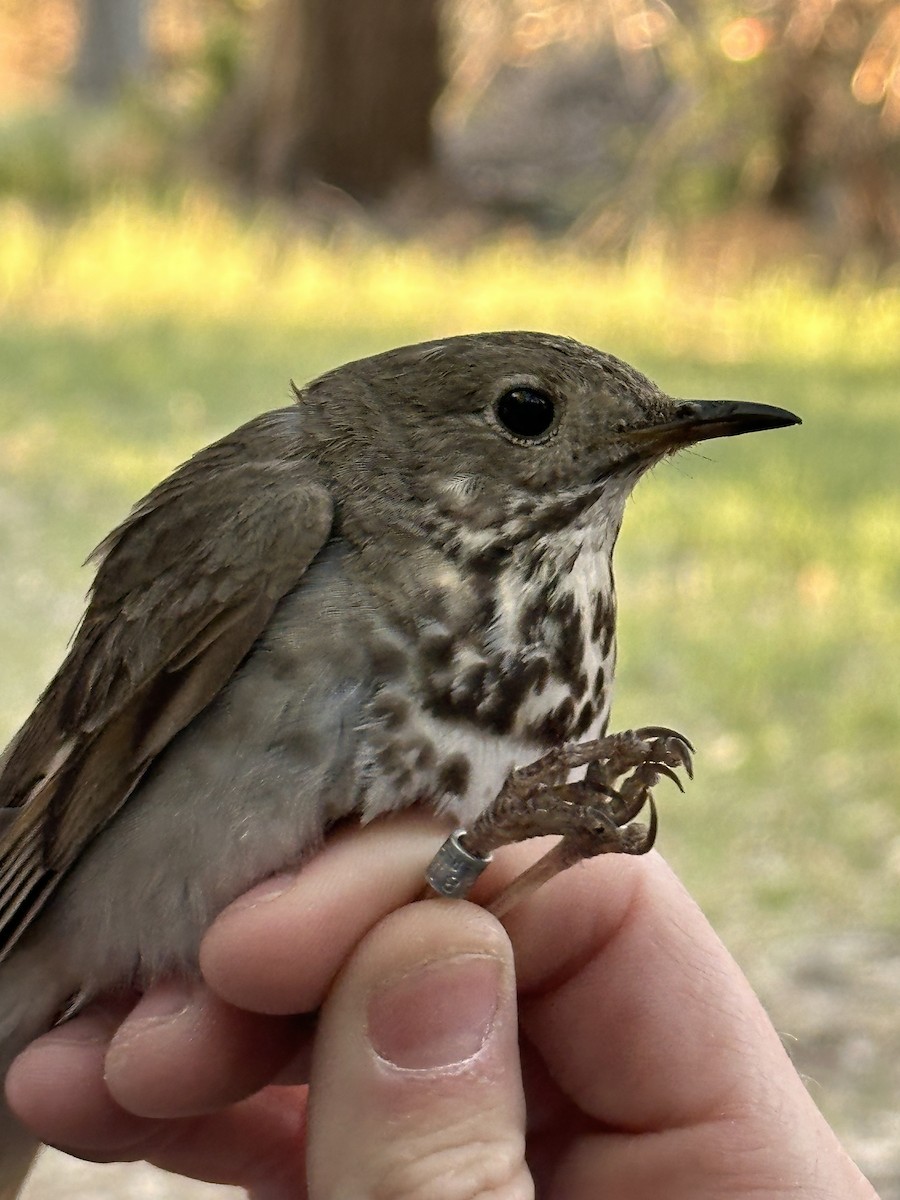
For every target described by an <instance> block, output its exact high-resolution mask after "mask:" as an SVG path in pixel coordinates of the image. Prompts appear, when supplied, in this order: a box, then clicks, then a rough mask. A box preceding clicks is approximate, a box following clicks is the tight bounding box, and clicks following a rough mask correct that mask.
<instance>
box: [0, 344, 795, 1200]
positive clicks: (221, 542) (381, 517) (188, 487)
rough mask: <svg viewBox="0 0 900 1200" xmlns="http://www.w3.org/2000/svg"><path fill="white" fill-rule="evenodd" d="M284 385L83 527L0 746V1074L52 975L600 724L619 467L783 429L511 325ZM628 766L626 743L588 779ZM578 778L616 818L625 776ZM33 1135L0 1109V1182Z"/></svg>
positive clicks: (622, 495)
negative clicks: (86, 537) (66, 590)
mask: <svg viewBox="0 0 900 1200" xmlns="http://www.w3.org/2000/svg"><path fill="white" fill-rule="evenodd" d="M296 401H297V402H296V403H295V404H292V405H291V406H290V407H287V408H281V409H277V410H276V411H274V412H268V413H264V414H263V415H262V416H259V417H256V418H254V419H253V420H251V421H250V422H248V423H247V424H246V425H244V426H242V427H241V428H240V429H238V430H237V431H235V432H234V433H232V434H229V435H228V436H227V437H224V438H222V439H221V441H218V442H216V443H215V444H213V445H212V446H209V447H207V448H206V449H204V450H201V451H200V452H199V453H198V454H197V455H195V456H194V458H192V459H191V460H190V461H189V462H187V463H185V464H184V465H183V466H182V467H180V468H179V469H178V470H177V471H175V472H174V474H173V475H171V476H170V477H169V478H168V479H166V480H165V481H164V482H163V483H161V484H160V485H159V486H158V487H157V488H155V489H154V490H153V491H152V492H151V493H150V494H149V495H148V496H147V497H145V499H143V500H142V501H140V502H139V503H138V504H137V505H136V507H135V508H134V510H133V511H132V513H131V515H130V516H129V517H128V518H127V519H126V520H125V521H124V523H123V524H122V525H120V526H119V528H118V529H116V530H115V531H114V532H113V533H112V534H110V536H109V537H108V538H107V539H106V540H105V541H104V542H103V543H102V544H101V546H100V547H99V548H98V550H97V552H96V555H95V557H96V559H97V561H98V563H99V569H98V572H97V577H96V580H95V582H94V585H93V588H92V590H91V594H90V599H89V604H88V608H87V612H86V614H85V617H84V620H83V621H82V623H81V626H80V627H79V629H78V632H77V634H76V636H75V639H74V642H73V644H72V648H71V650H70V652H69V654H68V656H67V658H66V660H65V662H64V663H63V665H62V667H61V668H60V670H59V672H58V673H57V675H56V677H55V678H54V679H53V680H52V682H51V683H50V684H49V686H48V687H47V689H46V691H45V692H44V694H43V696H42V697H41V699H40V701H39V702H38V705H37V707H36V709H35V710H34V712H33V713H32V714H31V716H30V717H29V718H28V720H27V721H26V722H25V724H24V726H23V727H22V729H21V730H20V732H19V733H18V735H17V736H16V737H15V738H14V739H13V741H12V743H11V745H10V746H9V747H8V749H7V751H6V753H5V755H4V756H3V758H2V760H0V806H2V810H0V961H2V965H0V1069H2V1070H3V1071H5V1068H6V1066H7V1065H8V1063H9V1062H10V1060H11V1058H12V1057H13V1056H14V1055H15V1054H16V1053H17V1052H18V1051H19V1050H20V1049H21V1048H22V1046H23V1045H24V1044H25V1043H26V1042H27V1041H29V1040H30V1039H31V1038H33V1037H34V1036H35V1035H37V1034H39V1033H40V1032H42V1031H43V1030H44V1029H46V1028H47V1027H48V1026H49V1025H50V1024H51V1023H52V1022H53V1020H54V1019H55V1018H56V1016H57V1015H58V1014H59V1013H60V1012H61V1011H62V1010H64V1008H65V1007H66V1005H67V1003H68V1002H69V1001H70V1000H71V998H72V997H73V996H77V997H79V998H80V999H81V1000H85V999H88V998H90V997H91V996H93V995H96V994H97V993H99V992H103V991H106V990H108V989H110V988H112V987H115V986H117V985H123V984H131V985H137V986H143V985H146V984H147V983H149V982H150V981H152V980H153V979H154V978H157V977H159V976H160V975H162V974H166V975H171V974H172V973H178V972H188V973H189V972H194V971H196V965H197V951H198V944H199V941H200V938H201V935H202V934H203V932H204V930H205V929H206V927H207V926H208V925H209V923H210V922H211V920H212V919H213V918H214V917H215V915H216V914H217V913H218V912H219V911H220V910H221V909H222V908H224V907H225V906H226V905H227V904H228V903H229V902H230V901H232V900H233V899H234V898H235V897H236V896H237V895H238V894H240V893H241V892H242V891H243V890H245V889H247V888H248V887H250V886H251V885H253V884H255V883H257V882H258V881H260V880H261V879H262V878H264V877H265V876H267V875H269V874H271V873H272V872H276V871H278V870H281V869H284V868H285V867H287V866H289V865H291V864H295V863H297V862H299V861H300V860H302V859H303V858H304V857H305V856H307V855H309V854H310V853H311V852H313V851H314V849H315V847H316V846H317V845H319V844H320V842H321V839H322V837H323V835H324V834H325V833H326V831H327V830H328V828H329V826H330V825H331V824H332V823H333V822H335V821H336V820H338V819H339V818H342V817H345V816H347V815H349V814H352V813H356V814H358V815H359V817H360V818H361V819H362V820H368V819H370V818H372V817H374V816H376V815H378V814H380V813H384V812H386V811H388V810H391V809H397V808H402V807H405V806H407V805H411V804H416V803H420V802H422V803H426V804H428V805H431V806H432V807H433V808H435V809H436V810H438V811H439V812H445V813H448V814H450V815H452V817H453V818H454V819H455V820H457V821H461V822H470V821H472V820H473V819H474V818H476V817H477V816H478V814H479V813H481V812H482V810H484V809H485V808H486V807H487V806H489V805H490V804H491V802H492V801H493V800H494V798H495V796H496V795H497V793H498V792H499V791H500V790H501V787H502V785H503V784H504V781H505V780H506V779H507V777H508V776H509V775H510V772H511V771H512V770H513V769H514V768H521V767H524V766H526V765H527V764H528V763H529V762H531V761H532V760H534V759H536V758H537V757H538V756H540V755H542V754H545V753H546V752H547V751H549V750H553V748H556V747H561V746H562V745H563V744H565V743H567V742H570V741H572V740H575V739H581V740H586V739H587V740H589V739H592V738H598V737H601V736H602V735H603V734H605V731H606V725H607V718H608V713H609V705H610V688H611V684H612V679H613V670H614V664H615V614H616V602H615V591H614V586H613V576H612V553H613V547H614V545H615V541H616V537H617V535H618V532H619V525H620V522H621V519H622V512H623V507H624V504H625V500H626V498H627V496H628V494H629V492H630V491H631V489H632V487H633V486H634V484H635V482H636V481H637V479H638V478H639V476H640V475H641V474H642V473H643V472H644V471H645V470H646V469H647V468H648V467H649V466H651V465H652V464H653V463H655V462H657V461H659V460H660V459H661V458H663V457H664V456H665V455H668V454H670V453H672V452H673V451H676V450H678V449H680V448H682V447H684V446H687V445H690V444H692V443H694V442H698V441H700V440H702V439H705V438H712V437H718V436H724V435H730V434H737V433H743V432H747V431H751V430H758V429H767V428H774V427H777V426H781V425H790V424H794V423H796V421H797V418H796V417H795V416H793V415H792V414H791V413H789V412H786V411H784V410H782V409H777V408H770V407H767V406H764V405H758V404H744V403H732V402H716V401H694V400H689V401H683V400H672V399H670V398H669V397H667V396H665V395H664V394H663V393H662V392H661V391H660V390H659V389H658V388H657V387H656V386H655V385H654V384H653V383H651V382H650V381H649V380H648V379H646V378H645V377H644V376H643V375H641V374H639V373H638V372H637V371H636V370H634V369H633V368H632V367H630V366H628V365H627V364H626V363H624V362H621V361H620V360H618V359H616V358H613V357H612V356H611V355H607V354H602V353H599V352H598V351H596V350H592V349H589V348H588V347H585V346H582V345H580V344H579V343H577V342H574V341H570V340H568V339H565V338H559V337H550V336H546V335H542V334H536V333H490V334H481V335H476V336H470V337H455V338H447V339H445V340H442V341H436V342H429V343H426V344H424V345H420V346H412V347H409V348H406V349H401V350H395V351H391V352H389V353H386V354H380V355H376V356H375V357H373V358H369V359H364V360H362V361H360V362H355V363H350V364H349V365H347V366H344V367H341V368H340V369H338V370H335V371H331V372H329V373H328V374H326V375H323V376H322V377H321V378H319V379H317V380H315V381H314V382H313V383H311V384H309V385H308V386H307V387H306V388H304V389H303V390H302V391H298V392H297V396H296ZM658 733H659V731H654V730H649V731H644V741H645V742H646V740H647V738H649V739H650V740H651V741H653V740H654V739H655V740H656V742H657V743H659V742H660V738H661V739H662V743H661V744H664V745H670V743H667V742H666V738H665V737H664V736H663V735H662V734H660V737H656V734H658ZM637 740H638V741H640V738H639V739H637ZM632 741H634V739H632ZM626 743H627V739H626ZM611 744H612V743H610V745H611ZM645 748H646V747H645ZM615 749H616V753H617V754H619V756H620V759H621V752H622V745H621V744H617V747H616V748H615ZM594 757H597V756H596V755H595V756H594ZM640 757H641V753H640V751H639V752H638V753H637V756H636V757H629V754H628V752H627V745H626V752H625V758H624V759H621V761H619V760H616V761H615V762H614V763H613V766H614V767H615V771H613V774H615V773H616V771H618V769H619V768H620V767H621V768H622V769H624V767H623V763H624V766H626V767H627V766H633V765H635V763H639V761H640ZM659 757H660V763H661V766H662V767H663V768H664V767H665V764H666V762H667V761H670V760H668V759H666V755H665V754H662V755H661V756H659ZM612 758H613V759H615V754H613V755H612ZM675 758H676V759H677V758H678V753H677V752H676V754H675ZM589 759H591V756H590V755H588V756H587V757H586V758H581V759H578V762H581V763H582V765H583V763H584V762H586V761H588V760H589ZM574 762H575V760H572V761H571V762H569V761H566V762H565V763H563V764H562V766H560V762H557V763H556V765H555V767H554V770H555V771H556V775H555V780H556V783H557V784H560V783H561V781H562V780H563V778H564V777H565V775H566V774H567V772H568V769H569V767H570V766H571V765H574ZM658 765H659V764H658ZM592 769H593V770H594V771H595V776H596V773H597V772H598V771H599V773H600V775H601V776H603V764H602V763H600V764H599V765H598V764H595V766H594V768H592ZM551 774H552V772H551ZM515 778H516V779H517V780H518V784H517V786H516V787H513V789H512V791H513V792H515V793H517V794H518V793H522V794H523V795H524V794H525V793H526V792H527V786H524V785H527V783H528V775H527V772H525V775H524V776H523V775H521V774H520V775H518V776H516V777H515ZM604 778H606V777H605V776H603V778H601V779H599V786H600V788H601V790H603V789H604V788H605V789H606V791H607V792H608V793H609V795H610V796H611V797H616V798H614V799H611V800H610V804H612V805H613V806H614V810H613V819H612V820H611V822H610V824H611V825H612V826H618V825H620V824H623V823H627V819H629V818H630V816H631V815H633V814H634V811H636V808H637V805H636V803H635V795H636V792H635V788H632V792H633V793H634V794H633V795H632V796H631V798H629V797H628V796H627V795H626V796H625V798H624V799H623V798H622V794H621V793H616V792H615V791H614V789H612V788H608V787H607V786H606V784H605V783H604V782H603V779H604ZM594 782H595V783H596V782H598V779H597V778H596V777H595V780H594ZM646 782H647V780H646V779H644V780H643V781H641V780H639V781H638V783H639V784H640V786H639V787H637V791H640V790H641V788H642V787H643V790H644V791H646V787H644V784H646ZM552 794H553V789H552V788H551V795H552ZM526 798H527V797H526ZM639 798H640V797H639ZM507 799H509V796H507ZM512 799H513V800H515V796H513V797H512ZM615 805H618V808H617V809H616V808H615ZM32 1152H33V1146H32V1145H30V1144H29V1141H28V1138H27V1135H26V1134H25V1133H24V1131H22V1130H21V1129H20V1128H19V1127H18V1126H17V1125H16V1124H15V1122H14V1121H13V1119H12V1118H11V1117H10V1116H9V1115H8V1114H5V1113H2V1112H0V1164H2V1165H0V1198H3V1197H9V1196H12V1195H14V1194H15V1187H16V1184H17V1182H18V1180H19V1179H20V1178H21V1175H22V1172H23V1170H24V1169H25V1167H26V1166H27V1162H28V1160H29V1158H30V1156H31V1153H32Z"/></svg>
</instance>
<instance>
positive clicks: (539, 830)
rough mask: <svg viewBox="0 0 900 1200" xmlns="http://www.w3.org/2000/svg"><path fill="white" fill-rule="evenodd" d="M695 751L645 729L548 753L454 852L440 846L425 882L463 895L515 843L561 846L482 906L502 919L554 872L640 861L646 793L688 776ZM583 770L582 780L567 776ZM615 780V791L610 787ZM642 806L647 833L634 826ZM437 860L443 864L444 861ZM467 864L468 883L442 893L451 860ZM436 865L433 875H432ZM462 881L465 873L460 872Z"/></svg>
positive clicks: (646, 843) (645, 844)
mask: <svg viewBox="0 0 900 1200" xmlns="http://www.w3.org/2000/svg"><path fill="white" fill-rule="evenodd" d="M692 750H693V747H692V746H691V744H690V742H689V741H688V740H687V738H685V737H683V736H682V735H681V734H680V733H676V732H675V730H672V729H666V728H662V727H660V726H645V727H643V728H641V729H634V730H627V731H625V732H624V733H617V734H612V735H610V736H608V737H604V738H598V739H595V740H594V741H590V742H581V743H573V744H571V745H566V746H561V747H559V748H558V749H555V750H551V751H550V752H549V753H547V754H545V755H543V756H542V757H541V758H539V759H538V760H537V761H536V762H533V763H530V764H529V765H528V766H526V767H520V768H518V769H516V770H514V771H512V772H510V774H509V776H508V777H507V779H506V782H505V783H504V785H503V787H502V788H501V790H500V793H499V795H498V796H497V798H496V800H494V802H493V803H492V804H490V805H489V806H488V807H487V808H486V809H485V810H484V812H483V813H481V815H480V816H479V817H478V818H477V819H476V820H475V822H474V823H473V825H472V827H471V829H468V830H461V831H459V832H458V833H457V834H455V835H454V839H455V840H454V842H453V849H452V850H451V849H448V847H449V845H450V844H449V843H446V844H445V847H444V848H442V851H441V852H440V853H439V854H438V856H437V858H436V859H435V863H434V864H432V868H430V869H429V875H428V878H429V882H430V883H431V885H432V887H434V888H435V889H436V890H438V891H441V892H442V894H449V895H464V894H465V893H466V890H467V887H468V886H471V881H474V878H476V877H477V874H478V873H479V870H478V867H479V864H481V865H483V864H485V863H487V861H489V859H490V856H491V854H492V852H493V851H494V850H495V849H498V848H499V847H501V846H505V845H510V844H511V843H513V842H522V841H526V840H527V839H528V838H532V837H542V836H544V835H546V834H559V835H560V837H561V840H560V841H559V842H558V843H557V844H556V845H555V846H554V847H553V848H552V850H550V851H548V853H547V854H545V855H544V857H543V858H541V859H539V860H538V862H536V863H534V864H533V866H531V867H530V868H529V869H528V870H527V871H525V872H524V873H523V874H522V875H520V876H519V877H518V878H517V879H515V880H514V881H513V882H512V883H511V884H510V885H509V886H508V887H507V888H506V889H505V890H504V891H503V892H502V893H501V894H500V895H499V896H497V897H496V898H495V900H494V901H493V902H492V903H491V904H490V905H489V906H488V907H489V908H490V911H491V912H493V913H495V914H496V915H498V916H500V915H502V914H504V913H506V912H508V911H509V910H510V909H511V908H512V907H513V905H515V904H518V903H519V901H520V900H522V899H524V898H525V897H526V896H528V895H530V894H531V893H532V892H534V891H535V890H536V889H537V888H538V887H540V886H541V884H542V883H545V882H546V881H547V880H548V879H551V878H552V877H553V876H554V875H556V874H558V873H559V872H560V871H564V870H566V868H567V867H570V866H572V865H573V864H574V863H576V862H579V861H581V860H582V859H585V858H593V857H595V856H596V855H598V854H646V852H647V851H648V850H649V849H650V848H651V847H652V845H653V842H654V840H655V838H656V828H657V818H656V807H655V805H654V803H653V797H652V790H653V788H654V787H655V786H656V784H657V783H658V782H659V779H660V777H661V776H663V775H665V776H666V777H667V778H669V779H671V780H673V781H674V782H675V783H676V784H677V785H678V787H679V788H680V789H681V790H682V791H683V790H684V789H683V788H682V787H681V781H680V780H679V778H678V776H677V775H676V774H675V769H676V768H677V767H684V769H685V772H686V773H687V775H688V777H691V776H692V773H693V768H692V759H691V753H692ZM582 766H586V767H587V771H586V772H585V777H584V779H580V780H577V781H572V782H568V776H569V774H570V773H571V772H572V771H573V770H576V769H577V768H579V767H582ZM620 779H621V783H619V785H618V787H617V786H616V781H617V780H620ZM645 805H648V806H649V809H650V820H649V823H648V824H647V825H640V824H632V822H633V821H634V820H635V818H636V817H637V816H638V815H639V814H640V812H641V811H642V810H643V808H644V807H645ZM442 854H443V855H444V859H443V861H442ZM454 854H456V856H457V858H458V857H459V855H460V854H461V855H463V856H468V863H467V869H468V868H471V871H470V874H469V875H468V881H467V882H464V883H463V884H462V886H458V885H456V883H455V881H454V885H453V886H456V890H452V888H450V887H448V888H445V887H442V886H441V883H440V880H441V878H442V870H441V868H443V878H447V877H449V875H452V870H451V871H449V872H448V871H447V870H446V868H447V867H448V865H451V860H452V858H453V855H454ZM435 864H438V866H439V869H438V870H437V871H436V872H435V871H434V870H433V868H434V867H435ZM462 874H463V875H466V870H464V871H463V872H462Z"/></svg>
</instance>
